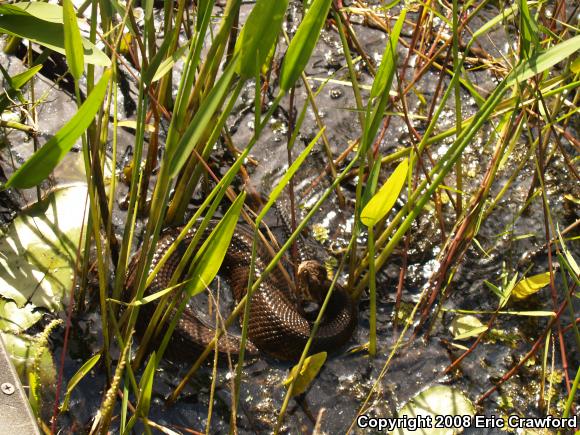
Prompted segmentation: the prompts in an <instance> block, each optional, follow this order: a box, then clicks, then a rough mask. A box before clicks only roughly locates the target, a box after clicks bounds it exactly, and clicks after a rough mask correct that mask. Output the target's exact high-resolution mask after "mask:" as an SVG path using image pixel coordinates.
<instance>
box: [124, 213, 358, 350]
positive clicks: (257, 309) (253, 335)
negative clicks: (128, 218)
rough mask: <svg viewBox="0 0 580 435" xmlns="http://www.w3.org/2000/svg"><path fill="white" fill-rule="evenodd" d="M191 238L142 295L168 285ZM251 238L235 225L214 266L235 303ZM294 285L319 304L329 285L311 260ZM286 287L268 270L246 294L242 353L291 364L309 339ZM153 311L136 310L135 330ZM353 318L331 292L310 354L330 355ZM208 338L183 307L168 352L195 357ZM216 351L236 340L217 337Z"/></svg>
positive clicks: (171, 236)
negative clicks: (245, 337)
mask: <svg viewBox="0 0 580 435" xmlns="http://www.w3.org/2000/svg"><path fill="white" fill-rule="evenodd" d="M210 226H211V224H210ZM210 230H211V229H208V230H206V233H205V234H204V237H203V238H202V240H201V241H200V244H201V243H202V242H203V240H204V239H205V238H206V237H207V236H208V235H209V232H210ZM179 232H180V229H179V228H174V229H170V230H168V231H166V232H164V233H163V234H162V236H161V237H160V239H159V242H158V244H157V246H156V250H155V254H154V257H153V261H152V264H151V270H153V268H154V267H155V265H156V264H157V263H158V262H159V260H160V259H161V258H162V257H163V254H164V253H165V252H166V251H167V249H168V248H169V246H170V245H171V244H172V243H173V242H174V240H175V239H176V237H177V235H178V234H179ZM194 234H195V231H194V230H190V232H189V233H188V234H187V236H186V237H185V239H184V240H183V242H181V244H180V246H179V247H178V249H176V250H175V251H174V253H173V254H172V255H171V256H170V258H169V259H168V261H167V262H166V263H165V264H164V265H163V266H162V268H161V269H160V271H159V272H158V274H157V276H156V277H155V279H154V280H153V282H152V284H151V286H150V287H149V289H148V291H147V292H148V293H154V292H158V291H160V290H163V289H165V288H167V287H168V285H169V282H170V279H171V276H172V274H173V272H174V271H175V269H176V268H177V265H178V264H179V261H180V259H181V257H182V256H183V253H184V252H185V249H186V248H187V246H188V245H189V243H190V242H191V239H192V238H193V236H194ZM252 238H253V233H252V232H251V230H250V229H249V228H247V227H245V226H243V225H238V227H237V228H236V231H235V232H234V235H233V237H232V241H231V243H230V246H229V248H228V251H227V253H226V256H225V259H224V262H223V264H222V266H221V268H220V275H221V276H223V277H224V278H225V279H226V280H227V281H228V284H229V285H230V288H231V290H232V294H233V297H234V299H235V301H236V302H239V301H240V300H241V299H242V298H243V296H244V295H245V293H246V287H247V283H248V275H249V269H250V260H251V252H252V249H251V247H252ZM199 246H201V245H199ZM263 251H264V250H262V249H258V252H257V258H256V275H257V276H259V275H260V273H261V271H262V270H264V268H265V266H266V264H267V263H269V261H268V258H269V256H268V255H267V254H266V253H265V252H263ZM138 255H139V252H137V253H136V254H135V257H134V259H133V261H132V262H131V264H130V266H129V271H128V275H127V280H126V282H125V287H126V288H131V287H132V285H133V281H134V277H135V269H136V265H137V261H136V259H137V258H138ZM296 281H297V283H296V284H297V288H301V289H302V291H303V292H304V291H305V292H307V293H308V294H309V295H310V296H311V297H312V298H313V299H315V300H316V302H319V303H322V301H323V300H324V297H325V296H326V293H327V290H328V288H329V286H330V282H329V280H328V279H327V277H326V271H325V269H324V267H323V266H322V265H320V263H318V262H317V261H315V260H307V261H303V262H302V263H301V264H300V266H299V267H298V273H297V277H296ZM287 287H288V286H287V285H286V284H285V282H284V281H283V279H282V278H281V276H279V274H278V273H275V272H273V273H271V274H270V275H269V276H268V277H266V279H264V281H263V282H262V284H261V285H260V287H259V288H258V289H257V290H256V291H255V292H254V294H253V295H252V299H251V306H250V317H249V325H248V326H249V328H248V336H249V340H250V342H249V343H248V345H247V347H246V351H247V352H248V353H250V354H255V353H257V351H258V349H259V350H260V351H262V352H265V353H267V354H269V355H271V356H274V357H276V358H280V359H286V360H296V359H298V358H299V357H300V354H301V353H302V350H303V348H304V345H305V344H306V341H307V340H308V338H309V336H310V332H311V329H312V325H311V322H310V321H309V320H308V319H307V318H306V316H305V315H304V312H303V310H302V309H301V306H300V303H299V302H298V301H297V297H296V295H294V294H292V293H291V292H290V290H289V289H288V288H287ZM153 309H154V307H153V306H152V304H146V305H144V306H143V307H142V309H141V313H140V316H139V317H140V320H139V321H138V327H139V325H140V327H141V328H144V327H145V326H146V324H147V322H148V319H149V318H150V317H151V315H152V312H153ZM356 314H357V313H356V307H355V304H354V303H353V302H352V300H351V298H350V296H349V294H348V293H347V292H346V290H345V289H343V288H342V287H340V286H338V287H337V288H335V289H334V291H333V293H332V296H331V299H330V301H329V304H328V306H327V309H326V312H325V315H324V319H323V322H322V323H321V325H320V327H319V328H318V331H317V334H316V336H315V337H314V340H313V343H312V347H311V349H310V351H311V352H321V351H334V350H337V349H338V348H339V347H340V346H341V345H343V344H344V343H346V341H348V339H349V338H350V336H351V335H352V332H353V330H354V328H355V325H356ZM214 335H215V330H214V329H213V327H212V326H210V325H208V324H206V323H205V322H203V321H202V320H200V319H199V318H198V316H197V315H196V312H195V310H194V309H192V308H191V307H190V306H188V307H187V308H186V310H185V312H184V313H183V315H182V317H181V319H180V320H179V322H178V324H177V327H176V330H175V332H174V335H173V341H174V342H175V341H177V342H178V345H177V346H175V345H174V346H173V348H174V349H176V350H177V352H179V353H181V354H182V355H180V356H184V355H187V354H189V353H191V352H193V353H195V351H197V350H198V349H199V348H200V347H202V348H203V347H205V346H206V345H207V344H208V343H209V342H210V341H211V340H212V338H213V337H214ZM174 344H175V343H174ZM218 350H219V351H220V353H232V354H236V353H238V351H239V339H238V338H237V337H235V336H232V335H225V336H223V337H222V338H221V339H220V341H219V342H218ZM173 353H175V350H174V351H173Z"/></svg>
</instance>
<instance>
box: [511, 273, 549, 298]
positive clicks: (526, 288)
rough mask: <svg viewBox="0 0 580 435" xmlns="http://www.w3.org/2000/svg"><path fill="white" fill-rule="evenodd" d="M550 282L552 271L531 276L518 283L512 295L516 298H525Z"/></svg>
mask: <svg viewBox="0 0 580 435" xmlns="http://www.w3.org/2000/svg"><path fill="white" fill-rule="evenodd" d="M548 284H550V272H544V273H540V274H538V275H534V276H530V277H529V278H525V279H522V280H521V281H520V282H518V283H517V284H516V286H515V287H514V289H513V291H512V296H513V297H514V298H515V299H525V298H527V297H528V296H531V295H533V294H534V293H537V292H538V291H540V290H541V289H543V288H544V287H546V286H547V285H548Z"/></svg>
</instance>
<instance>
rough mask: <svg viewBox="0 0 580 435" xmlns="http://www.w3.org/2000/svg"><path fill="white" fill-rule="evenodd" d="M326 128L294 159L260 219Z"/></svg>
mask: <svg viewBox="0 0 580 435" xmlns="http://www.w3.org/2000/svg"><path fill="white" fill-rule="evenodd" d="M325 128H326V127H324V128H323V129H322V130H320V131H319V132H318V134H317V135H316V136H315V137H314V139H312V140H311V141H310V143H309V144H308V146H307V147H306V148H304V151H302V152H301V153H300V155H299V156H298V158H297V159H296V160H294V162H293V163H292V165H291V166H290V167H289V168H288V170H287V171H286V173H285V174H284V176H283V177H282V179H281V180H280V182H279V183H278V185H277V186H276V187H275V188H274V189H273V190H272V193H270V197H269V198H268V202H267V203H266V205H265V206H264V207H263V208H262V212H261V213H260V217H259V218H258V220H262V218H263V217H264V215H265V214H266V212H267V211H268V210H269V209H270V207H272V205H273V204H274V203H275V202H276V200H277V199H278V197H279V196H280V194H281V193H282V191H283V190H284V188H285V187H286V185H287V184H288V182H289V181H290V179H291V178H292V177H293V176H294V174H295V173H296V171H297V170H298V168H299V167H300V166H301V165H302V163H303V162H304V160H305V159H306V157H308V154H310V151H311V150H312V147H313V146H314V145H315V144H316V142H318V139H320V136H322V133H323V132H324V130H325Z"/></svg>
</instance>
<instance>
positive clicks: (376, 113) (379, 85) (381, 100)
mask: <svg viewBox="0 0 580 435" xmlns="http://www.w3.org/2000/svg"><path fill="white" fill-rule="evenodd" d="M406 13H407V11H406V9H403V10H402V11H401V14H400V15H399V18H398V19H397V22H396V23H395V25H394V26H393V31H392V32H391V36H390V37H389V40H388V41H387V45H386V47H385V51H384V53H383V59H382V60H381V65H380V66H379V70H378V71H377V75H376V77H375V79H374V81H373V86H372V88H371V98H370V99H369V103H368V106H367V111H366V115H365V125H364V131H363V139H362V143H361V152H362V153H366V152H367V149H368V147H369V146H370V145H371V143H372V142H373V141H374V138H375V136H376V135H377V131H378V129H379V126H380V124H381V122H382V119H383V114H384V112H385V108H386V107H387V104H388V102H389V91H390V89H391V86H392V84H393V78H394V77H395V69H396V68H397V44H398V42H399V36H400V34H401V30H402V29H403V24H404V23H405V16H406ZM374 99H377V100H378V101H377V102H376V104H375V105H374V107H373V108H372V110H371V104H372V102H373V100H374Z"/></svg>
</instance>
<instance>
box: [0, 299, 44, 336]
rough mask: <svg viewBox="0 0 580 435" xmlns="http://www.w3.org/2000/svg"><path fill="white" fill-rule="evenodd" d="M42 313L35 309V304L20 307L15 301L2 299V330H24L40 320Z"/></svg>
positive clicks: (0, 315) (0, 326)
mask: <svg viewBox="0 0 580 435" xmlns="http://www.w3.org/2000/svg"><path fill="white" fill-rule="evenodd" d="M41 317H42V314H41V313H40V312H39V311H35V309H34V306H33V305H31V304H27V305H25V306H24V307H22V308H18V306H17V305H16V303H14V302H13V301H7V300H6V299H0V330H1V331H5V332H13V333H15V334H17V333H19V332H23V331H25V330H27V329H28V328H30V327H31V326H32V325H34V324H35V323H36V322H38V321H39V320H40V318H41Z"/></svg>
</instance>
